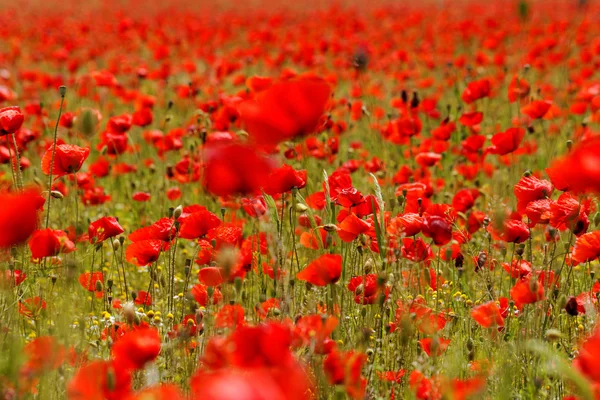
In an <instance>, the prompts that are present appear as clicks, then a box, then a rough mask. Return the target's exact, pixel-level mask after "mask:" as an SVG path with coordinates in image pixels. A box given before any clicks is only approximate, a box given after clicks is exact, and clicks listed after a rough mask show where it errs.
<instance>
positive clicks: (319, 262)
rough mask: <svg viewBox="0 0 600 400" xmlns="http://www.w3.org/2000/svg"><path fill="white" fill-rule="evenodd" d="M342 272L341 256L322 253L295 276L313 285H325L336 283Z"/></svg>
mask: <svg viewBox="0 0 600 400" xmlns="http://www.w3.org/2000/svg"><path fill="white" fill-rule="evenodd" d="M341 274H342V256H341V255H339V254H324V255H322V256H321V257H319V258H317V259H316V260H314V261H313V262H311V263H310V264H308V266H307V267H306V268H304V269H303V270H302V271H300V272H299V273H298V274H297V275H296V278H298V279H299V280H301V281H306V282H310V283H312V284H313V285H315V286H326V285H329V284H332V283H336V282H337V281H338V280H339V279H340V276H341Z"/></svg>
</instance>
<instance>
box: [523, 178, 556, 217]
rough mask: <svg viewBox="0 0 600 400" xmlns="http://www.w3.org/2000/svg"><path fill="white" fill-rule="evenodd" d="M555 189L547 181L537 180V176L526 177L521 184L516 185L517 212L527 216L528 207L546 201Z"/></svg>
mask: <svg viewBox="0 0 600 400" xmlns="http://www.w3.org/2000/svg"><path fill="white" fill-rule="evenodd" d="M553 190H554V187H553V186H552V184H551V183H550V182H548V181H546V180H542V179H539V178H536V177H535V176H532V175H531V176H524V177H522V178H521V180H520V181H519V183H517V184H516V185H515V188H514V193H515V196H516V197H517V211H518V212H519V213H520V214H525V211H526V209H527V205H528V204H529V203H530V202H532V201H534V200H540V199H545V198H546V197H549V196H550V195H551V194H552V191H553Z"/></svg>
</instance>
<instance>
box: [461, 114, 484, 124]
mask: <svg viewBox="0 0 600 400" xmlns="http://www.w3.org/2000/svg"><path fill="white" fill-rule="evenodd" d="M458 121H459V122H460V123H461V124H463V125H464V126H475V125H477V124H480V123H481V121H483V113H482V112H479V111H476V112H469V113H464V114H463V115H461V116H460V118H459V119H458Z"/></svg>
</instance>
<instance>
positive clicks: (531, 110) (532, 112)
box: [521, 100, 552, 119]
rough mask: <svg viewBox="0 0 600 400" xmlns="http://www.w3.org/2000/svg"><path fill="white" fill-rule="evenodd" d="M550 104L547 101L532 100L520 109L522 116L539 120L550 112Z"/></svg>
mask: <svg viewBox="0 0 600 400" xmlns="http://www.w3.org/2000/svg"><path fill="white" fill-rule="evenodd" d="M550 107H552V103H551V102H549V101H542V100H534V101H532V102H531V103H529V104H527V105H526V106H525V107H523V108H522V109H521V111H522V112H523V114H526V115H528V116H529V117H530V118H532V119H540V118H542V117H543V116H544V115H546V113H547V112H548V111H549V110H550Z"/></svg>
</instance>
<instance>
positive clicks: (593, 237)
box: [571, 231, 600, 264]
mask: <svg viewBox="0 0 600 400" xmlns="http://www.w3.org/2000/svg"><path fill="white" fill-rule="evenodd" d="M598 256H600V231H594V232H590V233H586V234H584V235H581V236H579V237H578V238H577V240H576V241H575V246H574V247H573V253H572V254H571V259H572V260H573V261H575V262H576V263H578V264H581V263H586V262H588V261H594V260H595V259H596V258H598Z"/></svg>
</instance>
